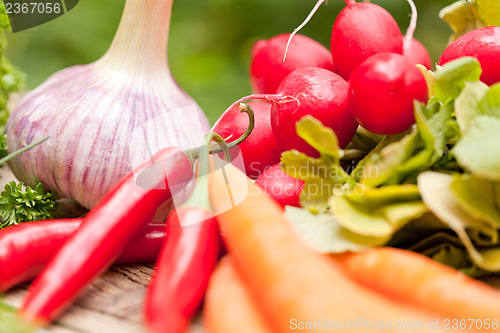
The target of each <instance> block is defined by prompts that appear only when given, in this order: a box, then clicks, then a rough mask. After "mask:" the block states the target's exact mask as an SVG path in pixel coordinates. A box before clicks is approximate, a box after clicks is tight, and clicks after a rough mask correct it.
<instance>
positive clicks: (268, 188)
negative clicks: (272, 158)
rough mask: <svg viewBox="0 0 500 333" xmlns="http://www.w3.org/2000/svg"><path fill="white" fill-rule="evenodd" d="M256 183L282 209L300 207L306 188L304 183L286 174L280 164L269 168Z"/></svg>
mask: <svg viewBox="0 0 500 333" xmlns="http://www.w3.org/2000/svg"><path fill="white" fill-rule="evenodd" d="M255 183H256V184H258V185H259V186H260V187H262V189H263V190H264V191H265V192H266V193H267V194H269V195H270V196H271V197H272V198H273V199H274V200H276V201H277V202H278V203H279V204H280V205H281V206H282V207H285V206H295V207H300V203H299V196H300V192H302V188H303V187H304V181H302V180H300V179H296V178H293V177H291V176H289V175H287V174H286V173H284V172H283V169H281V165H280V164H279V163H278V164H276V165H273V166H272V167H269V168H267V169H266V170H265V171H264V173H263V174H262V175H260V177H259V178H257V180H256V181H255Z"/></svg>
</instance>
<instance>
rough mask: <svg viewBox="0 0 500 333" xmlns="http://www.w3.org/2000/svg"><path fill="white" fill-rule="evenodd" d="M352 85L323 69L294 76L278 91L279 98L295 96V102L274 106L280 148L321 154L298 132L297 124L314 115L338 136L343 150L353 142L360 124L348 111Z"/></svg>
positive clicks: (301, 71) (273, 119)
mask: <svg viewBox="0 0 500 333" xmlns="http://www.w3.org/2000/svg"><path fill="white" fill-rule="evenodd" d="M348 91H349V85H348V83H347V82H346V81H345V80H344V79H342V78H341V77H340V76H339V75H337V74H335V73H333V72H330V71H328V70H326V69H323V68H315V67H304V68H299V69H296V70H295V71H293V72H292V73H290V74H289V75H288V76H287V77H286V78H285V79H284V80H283V82H281V84H280V86H279V87H278V95H282V96H292V97H294V98H295V100H296V101H295V102H288V103H276V102H274V103H273V107H272V109H271V126H272V127H273V132H274V136H275V137H276V140H277V141H278V144H279V145H280V146H281V147H282V148H283V149H284V150H289V149H297V150H299V151H302V152H304V153H306V154H308V155H311V156H317V155H318V153H317V151H316V150H315V149H313V148H312V147H311V146H310V145H309V144H307V143H306V142H305V141H304V140H303V139H301V138H300V137H299V136H298V135H297V133H296V129H295V123H296V122H297V121H299V120H300V119H301V118H302V117H304V116H306V115H311V116H313V117H315V118H316V119H318V120H319V121H321V122H322V123H323V125H325V126H327V127H330V128H331V129H333V131H334V132H335V134H337V137H338V140H339V145H340V146H341V147H342V148H343V147H345V146H347V145H348V144H349V142H350V141H351V139H352V138H353V136H354V134H355V132H356V129H357V127H358V124H357V123H356V121H355V120H354V118H353V117H352V115H351V112H350V110H349V108H348Z"/></svg>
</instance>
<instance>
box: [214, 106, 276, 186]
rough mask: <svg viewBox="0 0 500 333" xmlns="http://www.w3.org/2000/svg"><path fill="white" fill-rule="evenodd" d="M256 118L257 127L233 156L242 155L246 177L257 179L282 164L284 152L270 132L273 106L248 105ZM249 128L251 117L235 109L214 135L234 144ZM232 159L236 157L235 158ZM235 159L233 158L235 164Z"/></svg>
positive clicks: (223, 119)
mask: <svg viewBox="0 0 500 333" xmlns="http://www.w3.org/2000/svg"><path fill="white" fill-rule="evenodd" d="M247 104H249V105H250V106H251V107H252V109H253V112H254V115H255V127H254V129H253V131H252V133H251V134H250V136H249V137H248V138H246V139H245V141H243V142H242V143H241V144H240V145H238V147H237V148H234V149H233V150H232V152H231V153H232V154H236V153H241V154H242V157H243V162H244V167H245V170H242V171H244V172H245V173H246V174H247V176H249V177H251V178H254V179H255V178H257V177H258V176H259V175H260V174H261V173H262V172H263V171H264V170H265V168H267V167H269V166H271V165H273V164H276V163H278V162H279V160H280V157H281V152H282V149H281V147H280V146H279V145H278V142H276V139H275V137H274V134H273V129H272V128H271V103H270V102H267V101H252V102H247ZM247 128H248V117H247V116H246V115H245V114H242V113H241V112H240V111H239V106H238V105H235V106H234V107H233V108H231V109H230V110H229V111H228V112H226V113H224V114H223V115H222V116H221V117H220V118H219V120H217V122H216V123H215V125H214V126H213V129H212V131H214V132H216V133H217V134H219V135H221V136H222V137H223V138H228V137H230V136H231V139H229V140H227V141H228V142H232V141H234V140H236V139H237V138H239V137H240V136H241V135H243V133H245V131H246V130H247ZM232 156H233V155H232ZM234 159H235V156H233V160H234Z"/></svg>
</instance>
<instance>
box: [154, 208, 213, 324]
mask: <svg viewBox="0 0 500 333" xmlns="http://www.w3.org/2000/svg"><path fill="white" fill-rule="evenodd" d="M180 221H182V224H183V225H184V226H183V227H181V222H180ZM191 223H195V224H191ZM186 224H187V225H186ZM167 235H168V236H167V241H166V243H165V245H164V247H163V249H162V251H161V254H160V256H159V259H158V262H157V270H156V272H155V274H154V276H153V280H152V282H151V284H150V286H149V289H148V292H147V296H146V303H145V308H144V311H145V318H146V324H147V326H148V328H149V332H152V333H164V332H169V333H182V332H186V329H187V328H188V325H189V320H190V319H191V317H192V316H193V315H194V314H195V313H196V311H197V310H198V308H199V306H200V305H201V302H202V300H203V296H204V294H205V290H206V287H207V284H208V280H209V278H210V276H211V274H212V271H213V270H214V268H215V265H216V263H217V259H218V256H219V253H220V245H221V240H220V236H219V229H218V226H217V221H216V219H215V217H214V216H213V214H212V213H211V212H209V211H207V210H206V209H203V208H197V207H189V206H187V207H181V208H179V209H177V210H176V211H174V212H172V213H171V214H170V216H169V217H168V220H167Z"/></svg>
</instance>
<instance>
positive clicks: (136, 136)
mask: <svg viewBox="0 0 500 333" xmlns="http://www.w3.org/2000/svg"><path fill="white" fill-rule="evenodd" d="M172 3H173V0H127V2H126V4H125V9H124V12H123V16H122V19H121V21H120V25H119V28H118V31H117V33H116V35H115V38H114V40H113V42H112V44H111V46H110V48H109V50H108V51H107V52H106V54H105V55H104V56H103V57H102V58H101V59H99V60H98V61H96V62H94V63H91V64H88V65H80V66H73V67H69V68H67V69H64V70H61V71H59V72H57V73H55V74H53V75H52V76H51V77H49V78H48V79H47V80H46V81H45V82H44V83H42V84H41V85H40V86H39V87H38V88H36V89H35V90H33V91H31V92H30V93H29V94H27V95H26V97H25V98H24V99H23V100H22V101H21V102H20V103H19V104H18V106H17V108H16V109H15V110H14V111H13V112H12V114H11V116H10V117H9V119H8V122H7V126H6V134H7V137H8V140H7V146H8V150H9V151H14V150H16V149H18V148H20V147H22V146H25V145H27V144H30V143H32V142H35V141H37V140H40V139H42V138H44V137H46V136H49V135H50V138H49V140H47V141H46V142H44V143H43V144H41V145H39V146H37V147H35V148H33V149H31V150H29V151H28V152H26V153H24V154H21V155H20V156H18V157H17V158H15V159H14V160H12V161H11V162H10V163H9V164H10V167H11V168H12V170H13V172H14V174H15V175H16V176H17V177H18V178H19V179H20V180H21V181H24V182H25V183H27V184H30V183H32V182H33V179H34V178H35V177H36V178H38V179H40V181H41V182H42V183H43V184H44V185H45V186H46V188H47V189H50V190H56V191H57V192H58V193H59V194H60V195H61V196H64V197H71V198H74V199H76V200H77V201H78V202H79V203H80V204H82V205H83V206H84V207H87V208H92V207H93V206H94V205H95V204H96V203H97V202H98V201H99V199H100V198H101V197H102V196H103V195H104V194H105V193H106V192H107V191H108V190H109V189H110V188H111V187H112V186H113V185H114V184H115V183H116V182H117V181H118V180H119V179H120V178H121V177H123V176H124V175H125V174H127V173H128V172H130V171H131V170H132V168H133V166H134V165H136V164H138V163H140V162H141V161H143V160H145V159H146V158H148V157H149V156H150V155H151V154H153V153H154V152H156V151H157V150H159V149H160V148H163V147H167V146H177V147H182V148H185V149H189V148H192V147H195V146H198V145H200V144H201V142H202V141H203V137H204V135H205V133H207V132H208V130H209V123H208V121H207V119H206V117H205V115H204V114H203V111H202V110H201V109H200V107H199V106H198V105H197V104H196V102H195V101H194V100H193V99H192V98H191V97H189V96H188V95H187V94H186V93H185V92H184V91H183V90H182V89H181V88H180V87H179V86H178V85H177V83H176V82H175V81H174V79H173V78H172V76H171V73H170V70H169V67H168V63H167V41H168V30H169V25H170V14H171V9H172Z"/></svg>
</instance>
